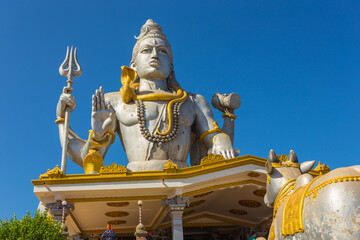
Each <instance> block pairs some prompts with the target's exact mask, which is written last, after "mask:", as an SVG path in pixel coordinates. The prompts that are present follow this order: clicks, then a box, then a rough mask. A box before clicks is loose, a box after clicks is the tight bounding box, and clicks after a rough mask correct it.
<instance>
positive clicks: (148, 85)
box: [138, 78, 168, 92]
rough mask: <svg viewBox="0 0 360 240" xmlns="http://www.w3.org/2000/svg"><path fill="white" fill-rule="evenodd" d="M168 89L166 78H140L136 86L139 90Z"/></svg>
mask: <svg viewBox="0 0 360 240" xmlns="http://www.w3.org/2000/svg"><path fill="white" fill-rule="evenodd" d="M159 90H162V91H168V85H167V82H166V80H160V79H144V78H141V79H140V86H139V88H138V91H139V92H147V91H159Z"/></svg>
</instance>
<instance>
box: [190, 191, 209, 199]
mask: <svg viewBox="0 0 360 240" xmlns="http://www.w3.org/2000/svg"><path fill="white" fill-rule="evenodd" d="M213 192H214V191H210V192H206V193H201V194H198V195H195V196H194V198H201V197H205V196H207V195H209V194H211V193H213Z"/></svg>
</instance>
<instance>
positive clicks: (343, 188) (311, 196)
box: [264, 150, 360, 240]
mask: <svg viewBox="0 0 360 240" xmlns="http://www.w3.org/2000/svg"><path fill="white" fill-rule="evenodd" d="M314 164H315V161H308V162H304V163H302V164H301V165H299V161H298V159H297V157H296V155H295V153H294V151H292V150H291V151H290V154H289V157H288V159H285V160H283V161H280V160H279V158H278V157H277V156H276V154H275V152H274V151H273V150H271V151H270V153H269V158H268V161H267V163H266V165H265V168H266V171H267V174H268V175H267V186H266V195H265V197H264V201H265V204H266V206H268V207H273V208H274V213H273V214H274V216H273V222H272V225H271V228H270V233H269V238H268V239H269V240H273V239H311V240H317V239H319V240H320V239H331V240H341V239H344V240H350V239H351V240H355V239H360V165H356V166H352V167H346V168H338V169H335V170H333V171H331V172H329V173H327V174H324V175H320V176H318V177H315V178H314V177H313V176H312V175H310V174H309V173H308V172H309V171H310V170H311V169H312V168H313V167H314Z"/></svg>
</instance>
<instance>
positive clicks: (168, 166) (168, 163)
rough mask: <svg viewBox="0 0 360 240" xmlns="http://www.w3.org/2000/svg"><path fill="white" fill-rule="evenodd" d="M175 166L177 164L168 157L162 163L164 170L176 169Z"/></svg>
mask: <svg viewBox="0 0 360 240" xmlns="http://www.w3.org/2000/svg"><path fill="white" fill-rule="evenodd" d="M177 168H178V166H177V165H176V164H175V163H172V162H171V160H170V159H169V160H168V162H167V163H166V164H165V165H164V170H165V171H176V169H177Z"/></svg>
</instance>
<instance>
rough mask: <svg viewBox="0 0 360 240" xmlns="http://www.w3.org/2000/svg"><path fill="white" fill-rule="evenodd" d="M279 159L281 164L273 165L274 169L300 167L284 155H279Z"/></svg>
mask: <svg viewBox="0 0 360 240" xmlns="http://www.w3.org/2000/svg"><path fill="white" fill-rule="evenodd" d="M277 158H278V159H279V160H280V162H278V163H274V162H273V163H271V166H272V167H274V168H279V167H300V165H299V163H294V162H291V161H288V157H287V156H286V155H285V154H283V155H281V156H280V155H277Z"/></svg>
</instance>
